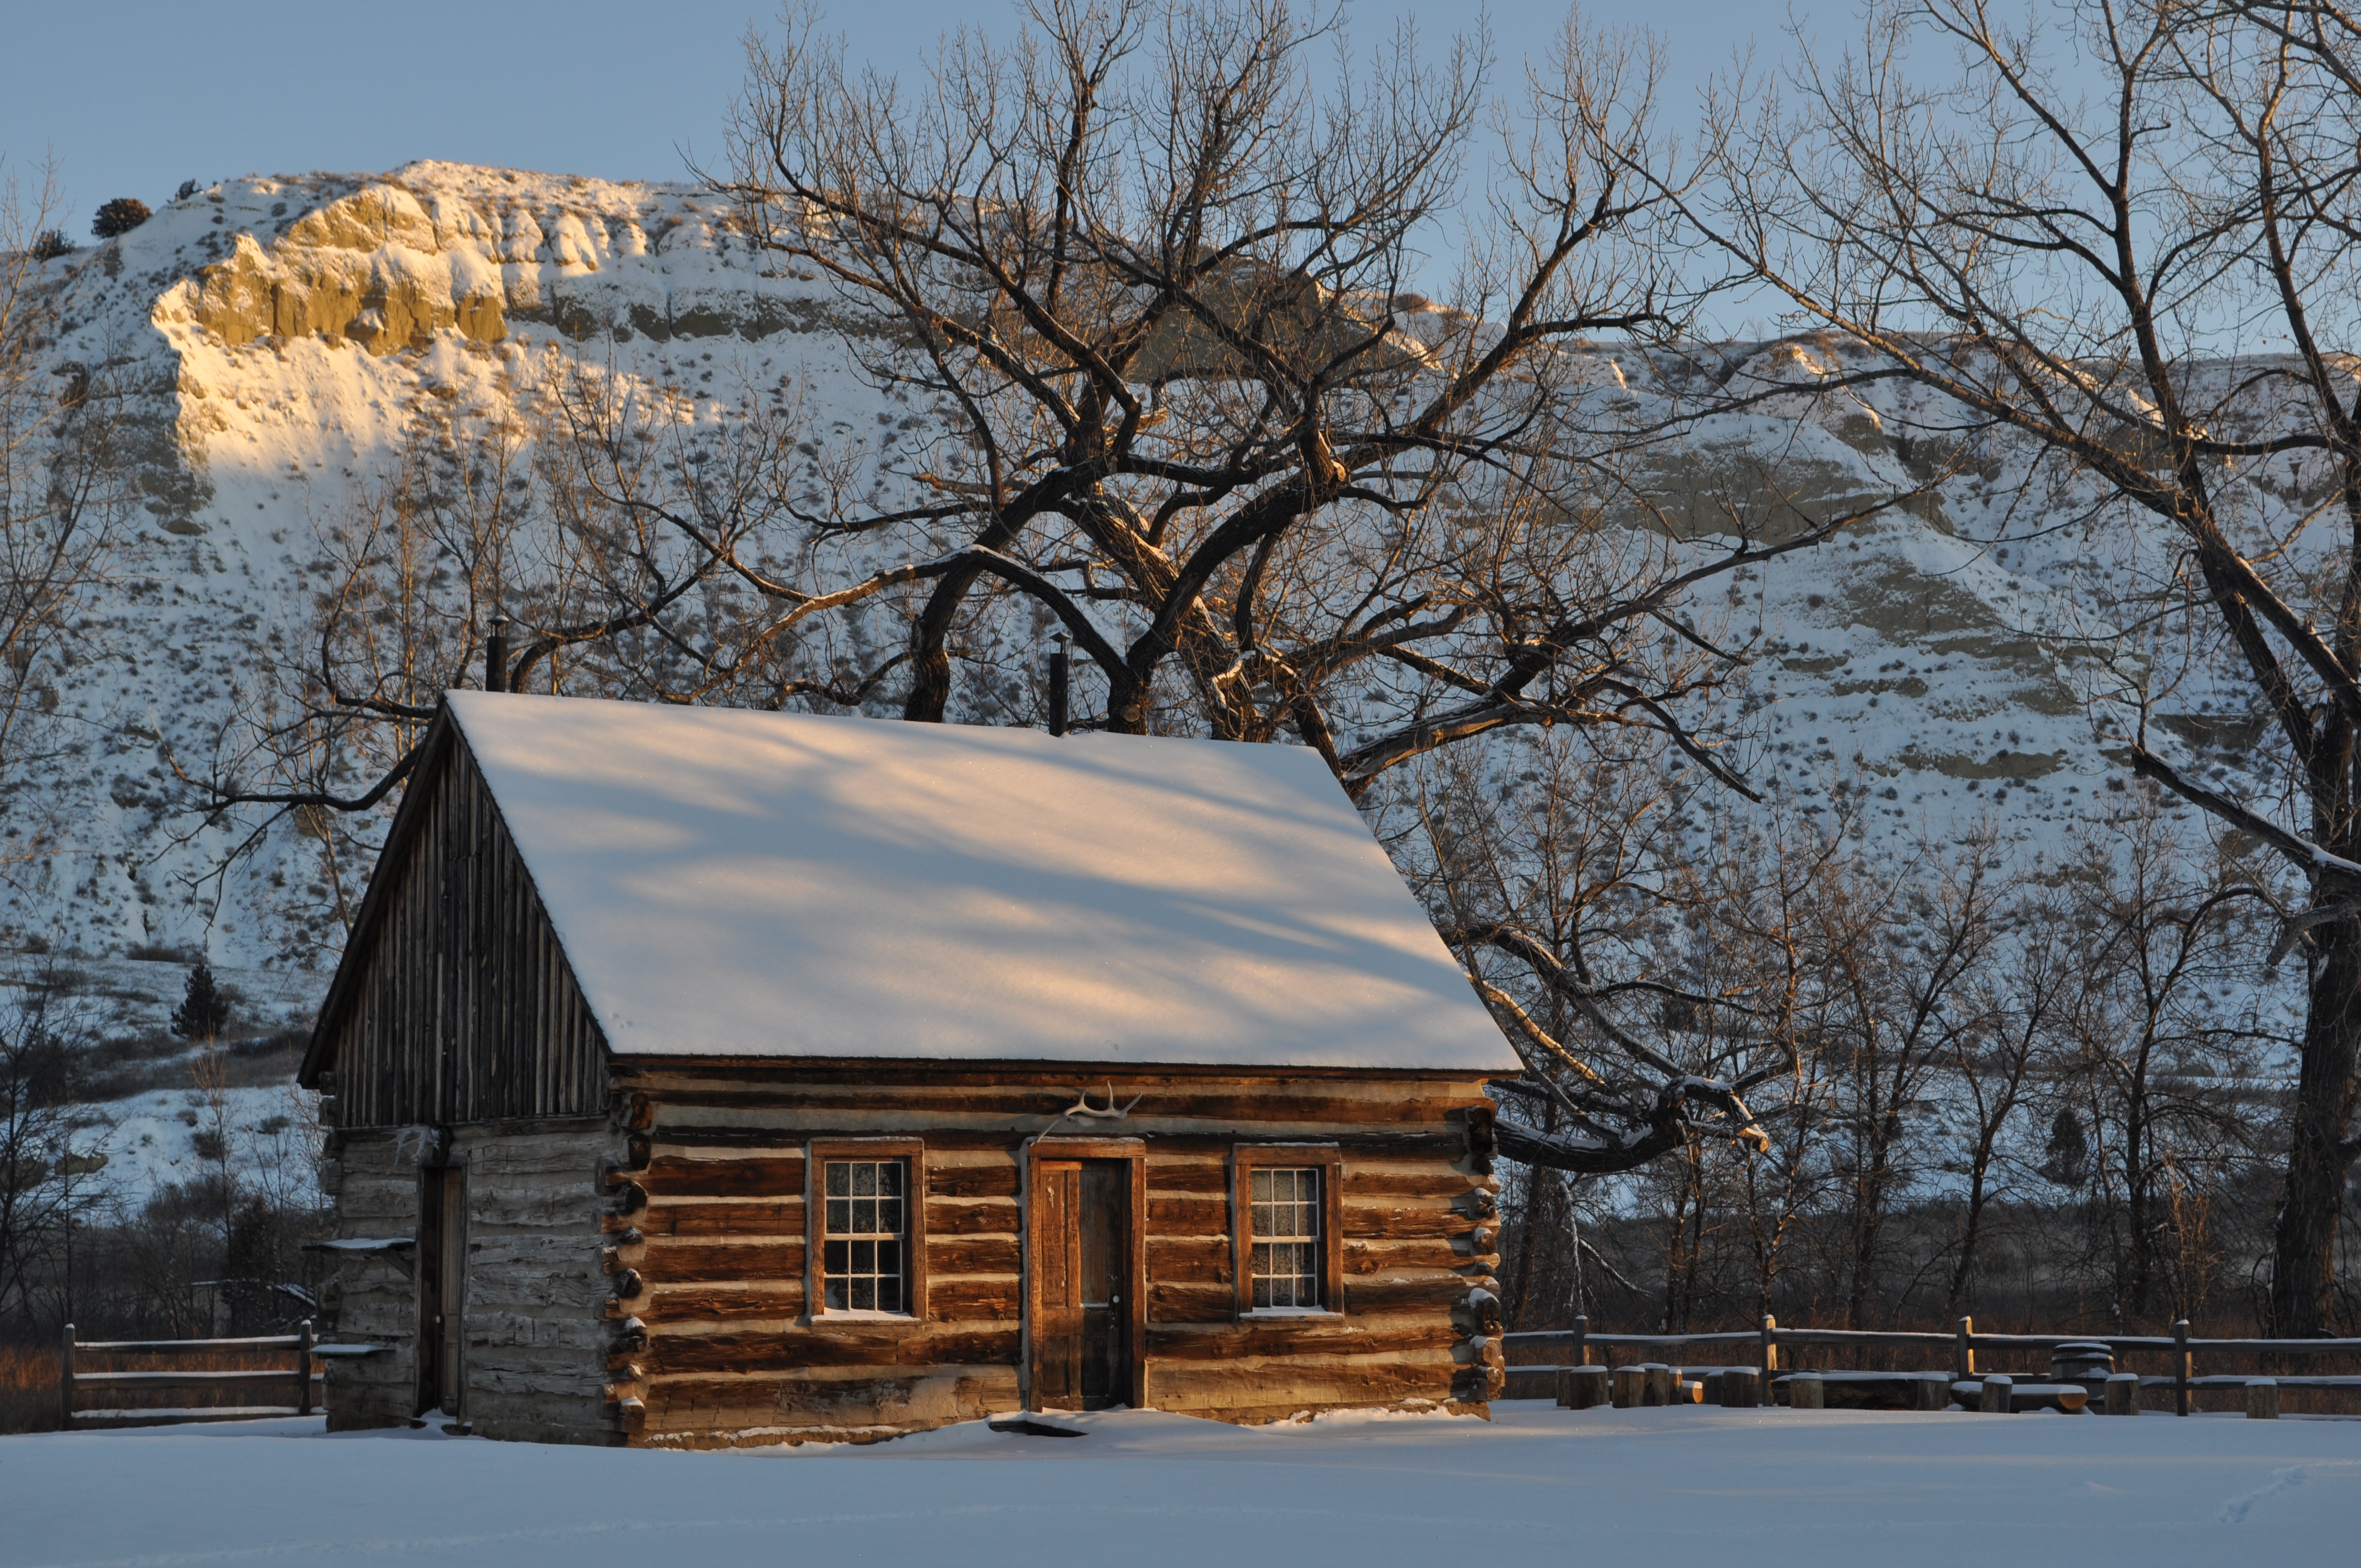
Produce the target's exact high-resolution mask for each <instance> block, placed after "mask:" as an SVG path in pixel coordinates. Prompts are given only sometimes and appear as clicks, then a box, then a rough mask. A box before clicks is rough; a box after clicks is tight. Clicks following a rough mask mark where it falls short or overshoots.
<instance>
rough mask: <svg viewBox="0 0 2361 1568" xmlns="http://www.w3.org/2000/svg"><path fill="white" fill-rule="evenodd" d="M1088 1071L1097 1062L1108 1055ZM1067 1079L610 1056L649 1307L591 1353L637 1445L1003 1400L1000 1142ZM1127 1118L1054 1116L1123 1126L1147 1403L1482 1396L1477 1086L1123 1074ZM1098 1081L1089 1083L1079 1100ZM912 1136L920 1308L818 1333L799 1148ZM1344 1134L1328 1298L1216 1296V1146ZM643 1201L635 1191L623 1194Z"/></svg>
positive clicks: (1010, 1289)
mask: <svg viewBox="0 0 2361 1568" xmlns="http://www.w3.org/2000/svg"><path fill="white" fill-rule="evenodd" d="M1099 1076H1100V1077H1101V1078H1104V1072H1103V1071H1102V1072H1101V1073H1100V1074H1099ZM1075 1077H1076V1075H1074V1074H1072V1073H1060V1072H1050V1073H1043V1072H1038V1071H1033V1070H1030V1069H1028V1070H1027V1071H1024V1072H1011V1071H993V1072H983V1071H978V1072H962V1071H950V1070H944V1069H918V1070H912V1069H899V1068H894V1067H889V1066H882V1065H873V1066H868V1067H848V1068H843V1069H836V1070H834V1071H827V1070H821V1069H814V1068H811V1067H807V1066H797V1067H789V1066H787V1065H785V1064H778V1065H770V1064H761V1063H737V1064H719V1065H715V1066H713V1067H710V1068H705V1069H697V1068H681V1067H673V1066H667V1065H660V1064H656V1063H651V1062H646V1061H641V1062H628V1061H627V1062H621V1063H619V1064H618V1066H617V1080H616V1081H617V1092H618V1094H619V1095H622V1096H627V1097H629V1098H630V1101H631V1102H632V1103H634V1104H635V1105H636V1106H637V1110H636V1111H635V1112H634V1113H633V1116H634V1120H635V1121H638V1122H640V1123H642V1124H644V1128H643V1132H642V1138H643V1139H644V1143H643V1145H642V1155H643V1157H644V1165H643V1168H639V1169H636V1170H634V1171H632V1172H631V1173H630V1177H629V1179H630V1181H631V1189H630V1196H628V1197H627V1198H626V1200H625V1203H626V1205H627V1206H629V1207H630V1208H631V1212H630V1213H628V1214H619V1215H617V1216H616V1217H613V1218H610V1219H609V1221H608V1222H607V1223H608V1225H609V1231H610V1234H612V1236H613V1239H615V1240H617V1241H618V1242H619V1243H620V1245H619V1246H618V1249H617V1253H616V1256H615V1259H614V1261H613V1265H612V1266H614V1267H615V1268H617V1269H618V1270H624V1269H628V1270H630V1271H631V1274H630V1276H629V1277H628V1278H629V1281H630V1282H631V1284H633V1285H634V1286H635V1287H636V1291H637V1293H636V1294H634V1295H631V1296H630V1297H627V1298H624V1299H620V1300H619V1301H618V1302H617V1303H616V1304H615V1305H614V1306H613V1307H612V1308H610V1313H611V1314H612V1315H613V1316H615V1317H616V1318H618V1319H621V1318H625V1317H628V1318H631V1319H636V1320H639V1321H642V1322H643V1323H644V1324H645V1332H646V1344H645V1346H644V1348H643V1349H636V1350H631V1349H618V1350H617V1351H616V1353H615V1354H614V1355H613V1357H612V1358H611V1360H610V1364H609V1365H610V1369H611V1371H612V1373H613V1375H614V1376H617V1377H618V1378H619V1379H623V1380H624V1382H625V1385H626V1386H625V1387H623V1388H622V1390H621V1391H622V1392H624V1393H625V1394H627V1395H629V1396H631V1397H635V1398H640V1399H641V1400H642V1402H643V1406H644V1410H645V1416H644V1426H643V1427H642V1428H641V1429H640V1430H639V1431H637V1432H636V1433H635V1441H639V1442H647V1443H652V1444H658V1445H671V1446H705V1445H711V1444H718V1443H736V1442H778V1441H781V1440H782V1439H789V1440H799V1439H804V1438H847V1437H850V1438H862V1437H873V1436H882V1435H887V1434H891V1433H894V1432H898V1431H913V1430H917V1429H920V1428H923V1427H928V1426H934V1425H939V1424H941V1423H943V1422H947V1421H952V1420H972V1419H974V1418H976V1417H978V1416H982V1415H985V1414H990V1413H993V1412H996V1411H1005V1410H1012V1409H1020V1408H1021V1395H1020V1389H1019V1376H1018V1374H1019V1362H1020V1323H1021V1300H1022V1293H1023V1276H1022V1273H1021V1262H1020V1257H1021V1255H1020V1244H1019V1234H1020V1232H1019V1209H1018V1195H1017V1192H1018V1157H1019V1149H1020V1147H1021V1145H1022V1141H1023V1140H1024V1139H1025V1138H1026V1137H1027V1135H1032V1134H1035V1133H1038V1132H1040V1131H1042V1130H1043V1129H1044V1128H1045V1127H1047V1126H1048V1125H1049V1123H1050V1121H1051V1119H1052V1118H1053V1117H1054V1116H1055V1115H1056V1113H1057V1112H1058V1111H1059V1110H1060V1109H1062V1108H1064V1107H1065V1106H1068V1105H1071V1103H1072V1102H1073V1100H1074V1092H1075V1091H1074V1084H1075ZM1114 1088H1115V1094H1116V1096H1117V1102H1118V1103H1121V1102H1126V1101H1129V1100H1130V1099H1131V1098H1132V1097H1133V1096H1134V1095H1139V1096H1141V1098H1140V1101H1139V1102H1138V1104H1137V1106H1136V1107H1135V1108H1134V1109H1133V1111H1132V1113H1131V1114H1130V1116H1129V1118H1128V1119H1126V1120H1125V1121H1123V1122H1119V1123H1114V1122H1079V1123H1078V1122H1077V1121H1072V1120H1070V1121H1067V1122H1065V1123H1063V1124H1060V1125H1059V1126H1058V1127H1057V1128H1056V1130H1055V1135H1060V1136H1077V1137H1105V1136H1123V1137H1135V1138H1140V1139H1143V1140H1145V1146H1146V1150H1147V1188H1148V1192H1147V1205H1148V1210H1147V1215H1146V1221H1145V1223H1146V1242H1147V1267H1148V1330H1147V1343H1146V1345H1145V1346H1144V1347H1143V1348H1144V1351H1145V1355H1146V1362H1147V1391H1148V1402H1149V1403H1150V1404H1151V1405H1153V1406H1155V1407H1157V1408H1159V1409H1173V1410H1184V1411H1191V1412H1194V1413H1197V1414H1202V1415H1208V1416H1219V1417H1223V1418H1226V1419H1232V1420H1269V1419H1276V1418H1280V1417H1284V1416H1286V1415H1289V1414H1291V1413H1293V1412H1295V1411H1298V1410H1304V1409H1323V1408H1333V1407H1338V1406H1361V1405H1382V1404H1398V1403H1401V1402H1405V1401H1411V1400H1427V1401H1432V1402H1434V1403H1438V1404H1441V1403H1450V1402H1460V1403H1464V1404H1471V1405H1472V1404H1478V1403H1480V1402H1482V1401H1483V1400H1485V1399H1487V1398H1489V1397H1490V1395H1491V1393H1492V1392H1493V1390H1494V1387H1495V1386H1496V1384H1497V1382H1498V1374H1497V1371H1496V1368H1497V1366H1498V1365H1499V1350H1498V1347H1497V1343H1496V1341H1495V1339H1494V1338H1493V1337H1492V1336H1494V1335H1495V1334H1496V1333H1497V1332H1498V1323H1497V1319H1496V1316H1495V1315H1493V1314H1491V1313H1489V1312H1488V1311H1485V1310H1482V1309H1481V1306H1480V1303H1481V1302H1482V1300H1483V1299H1482V1298H1480V1297H1478V1298H1471V1292H1472V1291H1474V1290H1476V1289H1477V1288H1494V1282H1493V1279H1492V1273H1493V1269H1494V1267H1495V1266H1496V1264H1497V1258H1496V1257H1495V1256H1494V1255H1493V1254H1492V1250H1491V1249H1492V1245H1493V1244H1492V1237H1493V1236H1494V1235H1495V1234H1497V1225H1496V1224H1495V1223H1493V1222H1492V1220H1491V1218H1490V1216H1491V1214H1492V1212H1493V1204H1492V1198H1491V1194H1492V1193H1493V1192H1494V1191H1496V1190H1497V1183H1496V1182H1495V1181H1494V1180H1493V1179H1491V1178H1490V1177H1489V1176H1488V1175H1486V1174H1480V1173H1479V1172H1478V1170H1477V1161H1475V1160H1473V1159H1471V1158H1470V1157H1469V1155H1468V1141H1467V1139H1468V1134H1467V1126H1466V1118H1465V1113H1466V1112H1467V1111H1468V1110H1469V1109H1471V1108H1480V1107H1484V1106H1485V1105H1486V1103H1487V1102H1485V1101H1484V1099H1483V1096H1482V1094H1481V1092H1480V1091H1479V1090H1478V1088H1477V1085H1476V1084H1475V1083H1474V1082H1472V1081H1466V1080H1433V1079H1387V1078H1378V1077H1372V1076H1363V1077H1359V1078H1353V1077H1343V1076H1340V1077H1309V1078H1307V1077H1303V1076H1292V1075H1291V1076H1289V1077H1287V1078H1283V1079H1281V1078H1271V1079H1248V1078H1208V1077H1203V1076H1200V1075H1172V1074H1167V1075H1133V1076H1129V1077H1125V1076H1118V1077H1117V1078H1116V1080H1115V1085H1114ZM1103 1094H1104V1090H1103V1089H1102V1090H1099V1091H1094V1098H1095V1096H1097V1095H1103ZM864 1136H866V1137H877V1136H899V1137H917V1138H922V1139H923V1140H924V1142H925V1145H926V1149H927V1153H926V1166H927V1190H926V1199H925V1201H926V1205H927V1208H926V1229H927V1254H926V1275H927V1301H926V1313H925V1317H924V1319H923V1321H918V1322H914V1323H906V1324H905V1323H879V1322H844V1321H837V1322H829V1321H821V1322H819V1323H818V1324H815V1323H814V1322H813V1321H812V1320H811V1319H810V1317H809V1316H808V1312H807V1301H806V1299H805V1284H804V1278H805V1265H806V1261H807V1260H806V1258H805V1246H806V1230H805V1220H806V1216H805V1212H804V1198H803V1194H804V1188H805V1170H804V1161H803V1152H802V1151H803V1146H804V1145H805V1144H806V1142H807V1141H808V1140H811V1139H814V1138H818V1139H822V1140H826V1139H831V1138H839V1137H864ZM1288 1141H1298V1142H1318V1143H1328V1144H1335V1145H1338V1146H1341V1149H1342V1153H1343V1157H1344V1166H1343V1171H1344V1179H1343V1186H1342V1198H1343V1213H1344V1224H1343V1230H1344V1247H1343V1273H1344V1277H1343V1294H1344V1299H1343V1302H1342V1307H1343V1311H1342V1314H1341V1316H1340V1317H1333V1318H1332V1317H1279V1318H1262V1319H1253V1318H1249V1319H1246V1320H1244V1321H1239V1320H1238V1319H1237V1318H1236V1316H1235V1300H1236V1294H1235V1292H1236V1286H1235V1275H1234V1272H1233V1271H1234V1269H1235V1260H1234V1256H1233V1252H1234V1248H1233V1241H1232V1229H1231V1220H1232V1217H1231V1214H1230V1206H1231V1202H1232V1199H1231V1196H1230V1194H1231V1191H1232V1187H1231V1176H1230V1171H1229V1157H1230V1153H1231V1150H1232V1148H1233V1147H1234V1146H1235V1145H1237V1144H1239V1143H1269V1142H1288ZM642 1195H643V1196H642Z"/></svg>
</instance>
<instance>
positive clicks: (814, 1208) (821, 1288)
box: [804, 1138, 927, 1328]
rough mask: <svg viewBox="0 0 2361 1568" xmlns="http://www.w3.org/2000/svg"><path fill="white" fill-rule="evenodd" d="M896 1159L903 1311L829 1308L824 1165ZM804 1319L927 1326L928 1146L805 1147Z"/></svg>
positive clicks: (855, 1141)
mask: <svg viewBox="0 0 2361 1568" xmlns="http://www.w3.org/2000/svg"><path fill="white" fill-rule="evenodd" d="M832 1159H870V1160H879V1159H898V1160H901V1161H903V1162H905V1167H906V1175H907V1180H906V1182H905V1184H904V1185H905V1188H906V1191H905V1195H904V1200H903V1206H902V1212H903V1235H902V1289H903V1304H904V1310H902V1311H899V1312H882V1311H874V1310H865V1309H862V1310H837V1311H830V1310H829V1308H828V1192H827V1189H828V1162H829V1161H830V1160H832ZM804 1318H805V1321H807V1322H809V1323H812V1324H820V1323H840V1324H854V1323H860V1324H870V1325H877V1326H882V1327H885V1328H892V1327H895V1325H898V1324H916V1323H923V1322H925V1321H927V1146H926V1144H925V1143H924V1141H922V1140H920V1139H917V1138H815V1139H813V1140H812V1141H811V1142H810V1143H809V1144H807V1145H806V1146H805V1148H804Z"/></svg>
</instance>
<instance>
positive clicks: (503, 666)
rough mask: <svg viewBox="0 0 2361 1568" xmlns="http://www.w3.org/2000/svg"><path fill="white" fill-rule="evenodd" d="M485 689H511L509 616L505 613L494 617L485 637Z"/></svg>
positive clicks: (499, 690) (501, 690)
mask: <svg viewBox="0 0 2361 1568" xmlns="http://www.w3.org/2000/svg"><path fill="white" fill-rule="evenodd" d="M484 689H485V690H486V691H488V692H503V691H506V690H508V689H509V618H508V617H507V616H505V615H495V616H493V617H492V628H491V630H490V631H489V632H488V633H487V634H486V635H485V638H484Z"/></svg>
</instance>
